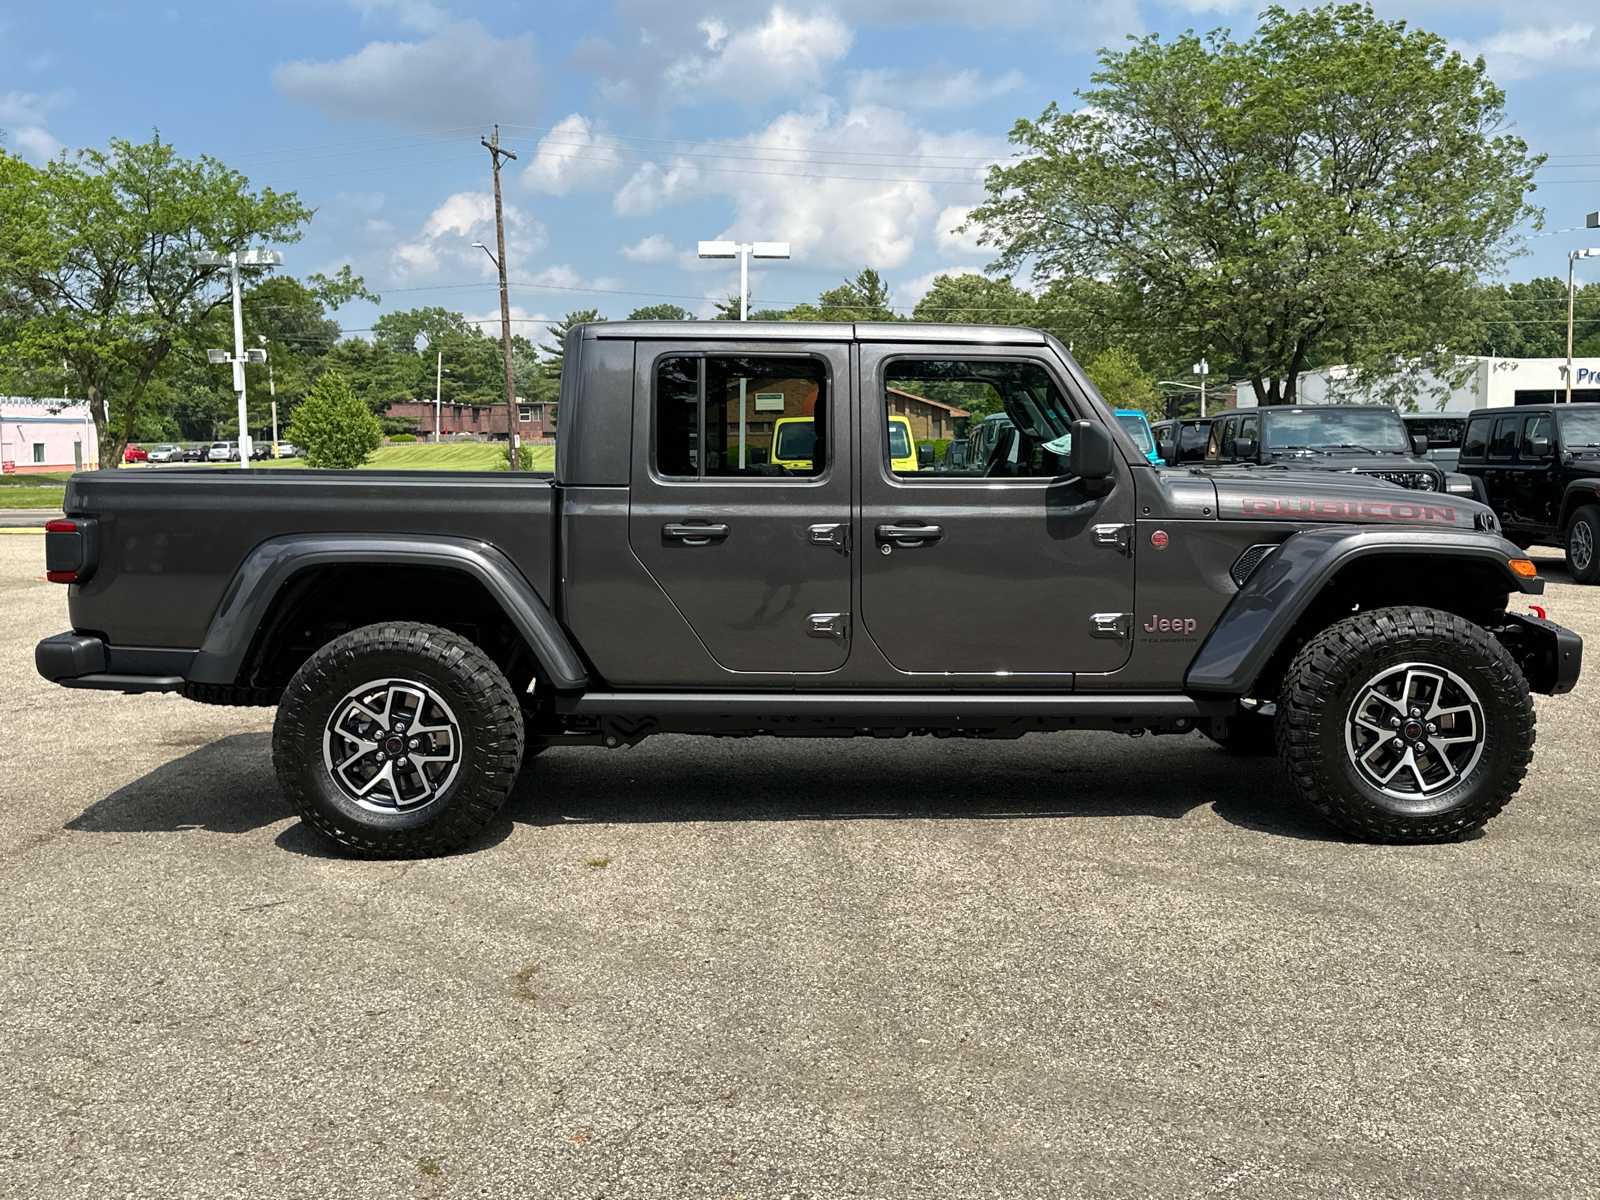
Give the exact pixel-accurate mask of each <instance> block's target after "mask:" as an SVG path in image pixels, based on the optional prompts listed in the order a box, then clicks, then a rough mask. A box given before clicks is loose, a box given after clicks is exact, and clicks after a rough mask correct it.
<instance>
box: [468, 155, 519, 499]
mask: <svg viewBox="0 0 1600 1200" xmlns="http://www.w3.org/2000/svg"><path fill="white" fill-rule="evenodd" d="M478 140H479V141H480V142H482V143H483V145H484V148H485V149H486V150H488V151H489V157H490V158H491V159H493V160H494V244H495V248H496V249H497V250H498V251H499V252H500V253H499V255H498V256H496V255H493V254H489V247H487V246H483V252H484V253H485V254H489V257H490V258H492V259H494V265H495V267H496V268H498V269H499V271H500V345H501V352H502V353H503V354H504V356H505V360H506V453H507V454H509V455H510V456H511V470H513V471H518V470H521V469H522V456H521V455H520V454H518V453H517V448H518V447H517V414H516V412H515V411H514V410H515V409H516V406H517V383H516V378H515V375H514V373H513V372H512V370H511V299H510V297H509V295H508V293H507V292H506V219H505V212H504V210H503V209H502V208H501V207H500V159H501V157H502V156H504V157H506V158H513V159H514V158H516V157H517V156H516V154H514V153H513V152H512V151H510V150H503V149H501V147H500V126H498V125H496V126H495V127H494V137H493V138H479V139H478ZM474 245H479V246H482V245H483V243H481V242H475V243H474Z"/></svg>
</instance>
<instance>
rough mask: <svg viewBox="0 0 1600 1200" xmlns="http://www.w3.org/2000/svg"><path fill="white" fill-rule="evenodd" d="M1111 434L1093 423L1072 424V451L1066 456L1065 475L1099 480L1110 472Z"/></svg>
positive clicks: (1075, 422) (1101, 426) (1102, 426)
mask: <svg viewBox="0 0 1600 1200" xmlns="http://www.w3.org/2000/svg"><path fill="white" fill-rule="evenodd" d="M1113 461H1114V460H1113V458H1112V449H1111V434H1110V433H1108V432H1107V431H1106V427H1105V426H1104V425H1097V424H1095V423H1094V422H1093V421H1074V422H1073V423H1072V449H1071V451H1070V452H1068V454H1067V473H1068V474H1069V475H1076V476H1077V477H1078V478H1079V479H1085V480H1100V479H1105V478H1107V477H1109V476H1110V474H1111V471H1112V464H1113Z"/></svg>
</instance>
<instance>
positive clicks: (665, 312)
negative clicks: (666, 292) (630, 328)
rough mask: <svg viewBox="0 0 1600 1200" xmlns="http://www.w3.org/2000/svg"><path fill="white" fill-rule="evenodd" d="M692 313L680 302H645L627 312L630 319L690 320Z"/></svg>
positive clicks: (692, 318)
mask: <svg viewBox="0 0 1600 1200" xmlns="http://www.w3.org/2000/svg"><path fill="white" fill-rule="evenodd" d="M694 319H695V317H694V314H693V313H692V312H690V311H689V310H688V309H687V308H684V307H683V305H681V304H647V305H645V307H643V308H636V309H634V310H633V311H632V312H631V313H629V314H628V320H630V321H692V320H694Z"/></svg>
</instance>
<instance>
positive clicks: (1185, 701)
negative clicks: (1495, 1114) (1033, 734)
mask: <svg viewBox="0 0 1600 1200" xmlns="http://www.w3.org/2000/svg"><path fill="white" fill-rule="evenodd" d="M555 707H556V711H557V712H558V713H562V714H568V715H572V716H611V715H631V716H657V717H665V716H707V717H737V716H754V717H777V716H806V717H863V718H874V717H878V718H885V717H901V718H912V719H915V718H946V719H951V718H953V719H956V720H960V719H962V718H970V719H973V720H978V721H984V720H994V719H996V718H1012V717H1117V718H1123V719H1126V720H1143V719H1146V718H1148V719H1151V720H1158V721H1160V720H1168V719H1171V718H1173V717H1189V718H1195V719H1198V718H1201V717H1213V716H1215V717H1222V716H1230V715H1232V714H1234V713H1236V712H1237V711H1238V703H1237V701H1235V700H1233V699H1232V698H1228V699H1222V698H1218V699H1215V700H1210V699H1208V700H1196V699H1194V698H1193V697H1192V696H1184V695H1147V694H1136V695H1124V694H1120V693H1115V692H1102V693H1098V694H1096V693H1082V692H1080V693H1076V694H1073V695H1051V694H1049V693H1045V694H1042V695H1041V694H1032V695H1030V694H1026V693H1024V694H1014V693H1013V694H1008V695H1001V696H997V695H993V694H976V695H961V694H952V693H950V692H939V693H937V694H932V695H930V694H929V693H927V692H911V693H906V692H891V693H866V694H862V693H859V692H845V693H832V692H586V693H584V694H583V695H580V696H560V695H558V696H557V697H556V699H555Z"/></svg>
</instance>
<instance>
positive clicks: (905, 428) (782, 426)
mask: <svg viewBox="0 0 1600 1200" xmlns="http://www.w3.org/2000/svg"><path fill="white" fill-rule="evenodd" d="M816 444H817V430H816V425H815V423H814V422H813V420H812V418H810V417H779V418H778V419H777V420H776V421H774V422H773V423H772V458H771V460H770V461H771V462H772V463H773V465H775V466H779V467H787V468H788V469H789V470H791V471H809V470H810V469H811V458H812V455H813V454H814V453H815V446H816ZM889 469H890V470H892V471H894V472H895V473H896V474H904V473H905V472H907V471H915V470H916V469H917V445H916V443H915V442H914V441H912V440H911V421H910V419H909V418H907V417H902V416H895V415H891V416H890V417H889Z"/></svg>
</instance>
